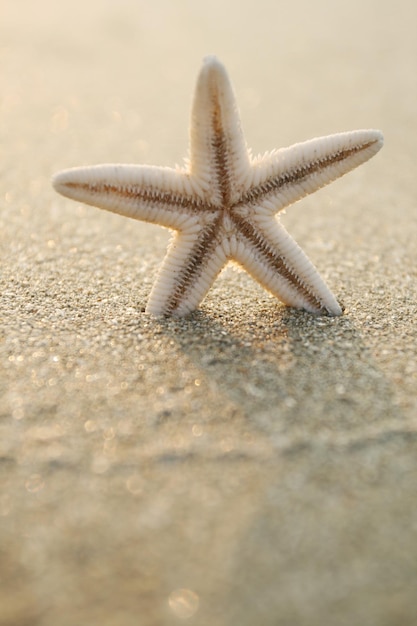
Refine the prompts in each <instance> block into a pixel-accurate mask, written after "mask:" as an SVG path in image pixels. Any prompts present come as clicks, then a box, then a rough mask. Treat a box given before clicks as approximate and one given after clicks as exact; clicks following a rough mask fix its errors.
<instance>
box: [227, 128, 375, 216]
mask: <svg viewBox="0 0 417 626" xmlns="http://www.w3.org/2000/svg"><path fill="white" fill-rule="evenodd" d="M382 145H383V137H382V134H381V133H380V132H379V131H378V130H356V131H352V132H347V133H338V134H336V135H329V136H328V137H319V138H317V139H311V140H310V141H305V142H303V143H298V144H295V145H293V146H291V147H289V148H284V149H282V150H276V151H273V152H270V153H267V154H265V155H264V156H263V157H260V158H258V159H255V160H253V163H252V168H251V177H252V180H251V183H250V187H249V189H248V191H247V192H246V193H245V194H243V197H242V198H241V199H240V201H239V203H238V204H240V205H242V206H243V205H244V204H249V205H250V204H251V203H256V204H257V205H258V207H259V205H262V206H261V207H260V210H261V211H262V212H263V213H264V214H274V213H277V212H278V211H281V210H282V209H284V208H285V207H286V206H288V205H290V204H292V203H293V202H296V201H297V200H300V198H303V197H304V196H306V195H308V194H310V193H313V192H314V191H317V190H318V189H320V188H321V187H324V186H325V185H327V184H329V183H330V182H332V181H333V180H335V179H336V178H339V177H340V176H343V174H346V173H347V172H349V171H350V170H352V169H354V168H355V167H357V166H358V165H361V164H362V163H364V162H365V161H367V160H368V159H370V158H371V157H372V156H374V154H376V153H377V152H378V150H380V149H381V148H382Z"/></svg>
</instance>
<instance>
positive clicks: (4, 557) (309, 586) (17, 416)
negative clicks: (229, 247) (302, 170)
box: [0, 0, 417, 626]
mask: <svg viewBox="0 0 417 626" xmlns="http://www.w3.org/2000/svg"><path fill="white" fill-rule="evenodd" d="M288 4H289V3H286V4H285V5H284V4H281V3H272V2H267V1H266V0H259V1H257V2H256V3H249V2H243V3H242V2H237V0H236V1H234V2H226V3H224V2H223V1H221V2H220V0H219V1H215V2H212V3H202V2H187V1H184V2H175V3H174V2H168V0H166V1H165V2H164V1H163V0H155V2H152V3H148V2H145V1H143V2H142V1H139V2H138V1H133V0H124V1H123V2H116V1H114V2H111V1H107V2H99V1H98V0H95V1H92V2H89V3H86V2H81V1H80V0H73V1H72V2H71V3H70V2H67V1H66V0H65V1H64V2H59V3H54V2H52V1H49V0H40V1H39V2H36V3H34V2H30V0H26V1H22V2H12V0H6V2H5V3H3V16H2V20H1V23H0V67H1V69H0V81H1V83H0V90H1V91H0V152H1V159H0V250H1V276H0V293H1V296H0V303H1V304H0V307H1V308H0V319H1V329H0V333H1V335H0V393H1V401H0V416H1V420H0V624H1V626H6V625H7V626H12V625H13V626H38V625H39V626H56V625H59V626H67V625H68V626H73V625H74V626H79V625H82V624H89V625H92V626H95V625H96V624H97V625H100V626H110V625H111V626H113V625H114V626H131V625H132V626H133V625H135V626H137V625H139V626H154V625H155V626H159V625H160V624H164V625H171V624H172V625H175V624H180V623H187V624H190V625H196V626H200V625H201V626H206V625H207V626H208V625H210V626H211V625H216V626H235V625H237V624H239V625H242V626H252V625H254V624H262V626H269V625H270V626H276V625H277V624H283V625H284V624H285V625H291V626H316V625H317V626H322V625H323V624H331V625H332V626H339V625H340V626H342V625H346V626H351V625H353V624H358V625H359V624H361V625H364V626H365V625H366V626H397V625H401V626H412V625H415V624H417V610H416V600H415V597H416V592H417V505H416V492H417V486H416V485H417V400H416V384H417V360H416V334H417V333H416V324H415V320H416V313H417V310H416V309H417V306H416V266H417V264H416V260H417V246H416V232H417V231H416V226H417V211H416V197H417V182H416V177H415V142H416V130H417V128H416V118H415V103H416V101H417V79H416V76H417V67H416V66H417V40H416V37H415V23H416V19H417V9H416V8H415V6H416V5H415V3H414V2H411V0H409V1H407V0H399V1H398V2H396V3H395V8H394V5H393V4H392V3H391V2H386V1H382V2H381V1H380V0H379V1H377V0H374V1H372V0H352V1H351V2H349V3H337V2H336V3H333V2H332V3H331V2H326V1H325V0H317V1H316V2H314V3H310V2H308V1H307V0H301V1H300V2H298V3H293V8H290V7H288V6H287V5H288ZM213 52H214V53H216V54H217V55H218V56H219V57H220V58H221V59H222V60H223V62H224V63H225V64H226V66H227V68H228V70H229V72H230V74H231V77H232V80H233V82H234V85H235V89H236V92H237V96H238V100H239V103H240V108H241V114H242V120H243V124H244V128H245V131H246V136H247V139H248V143H249V144H250V145H251V146H252V148H253V151H254V152H255V153H257V152H258V151H259V152H261V151H263V150H266V149H270V148H274V147H280V146H284V145H288V144H290V143H293V142H295V141H300V140H304V139H308V138H311V137H313V136H317V135H324V134H329V133H331V132H337V131H342V130H350V129H355V128H362V127H365V128H366V127H371V128H372V127H374V128H381V129H382V130H383V132H384V134H385V138H386V145H385V147H384V148H383V150H382V152H381V153H380V154H378V155H377V156H376V157H375V158H374V159H373V160H372V161H370V162H369V163H367V164H366V165H364V166H362V167H361V168H360V169H359V170H357V171H356V172H354V173H351V174H349V175H348V176H346V177H345V178H344V179H342V180H340V181H338V182H337V183H334V184H333V185H331V186H329V187H327V188H326V189H325V190H322V191H321V192H319V193H317V194H315V195H314V196H311V197H310V198H307V199H305V200H303V201H302V202H301V203H299V204H297V205H296V206H294V207H291V208H290V209H289V210H288V213H287V215H286V216H285V217H284V218H283V219H284V223H285V226H286V227H287V228H288V230H289V231H290V232H291V234H292V235H293V236H294V237H295V238H296V240H297V241H298V242H299V243H300V244H301V245H302V247H303V248H304V249H305V251H306V252H307V254H308V255H309V256H310V258H311V259H312V260H313V262H314V263H315V265H316V266H317V267H318V269H319V270H320V272H321V273H322V275H323V276H324V277H325V278H326V280H327V281H328V283H329V285H330V287H331V288H332V290H333V291H334V292H335V294H336V295H337V297H338V298H339V300H340V301H341V302H342V303H343V304H344V306H345V314H344V315H343V316H342V317H340V318H336V319H331V318H324V317H313V316H311V315H309V314H307V313H303V312H298V311H294V310H291V309H287V308H285V307H284V306H282V305H281V304H280V303H279V302H277V301H276V300H274V299H273V298H271V297H270V296H269V295H268V294H266V293H265V292H264V291H263V290H262V289H261V287H260V286H259V285H257V284H255V283H254V282H253V281H252V280H251V279H250V278H249V277H248V276H247V275H246V274H244V273H241V272H237V271H234V270H233V269H228V270H226V272H225V273H223V274H222V275H221V276H220V278H219V279H218V280H217V281H216V283H215V285H214V287H213V289H212V290H211V291H210V292H209V294H208V296H207V298H206V300H205V301H204V303H203V305H202V306H201V309H200V310H199V311H198V312H197V313H195V314H194V315H193V316H191V317H190V318H187V319H184V320H155V319H152V318H150V317H148V316H146V315H145V314H144V312H143V311H144V306H145V304H146V300H147V297H148V294H149V291H150V288H151V285H152V283H153V280H154V278H155V275H156V271H157V267H158V264H159V263H160V261H161V260H162V258H163V255H164V251H165V248H166V244H167V241H168V238H169V235H168V233H166V232H165V231H164V230H163V229H161V228H157V227H153V226H149V225H144V224H141V223H139V222H133V221H129V220H127V219H124V218H121V217H119V216H116V215H112V214H109V213H105V212H102V211H100V210H98V209H94V208H91V207H85V206H80V205H78V204H76V203H74V202H71V201H69V200H65V199H64V198H62V197H59V196H58V195H57V194H55V193H54V191H53V190H52V189H51V186H50V182H49V181H50V177H51V175H52V174H53V173H54V172H56V171H57V170H59V169H62V168H65V167H70V166H75V165H82V164H94V163H100V162H112V161H115V162H137V163H153V164H161V165H173V164H175V162H180V161H181V159H182V158H183V156H185V154H186V151H187V127H188V115H189V107H190V100H191V93H192V89H193V85H194V80H195V77H196V74H197V72H198V69H199V66H200V63H201V58H202V57H203V56H204V55H206V54H207V53H213Z"/></svg>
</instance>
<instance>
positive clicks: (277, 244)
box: [53, 57, 383, 315]
mask: <svg viewBox="0 0 417 626" xmlns="http://www.w3.org/2000/svg"><path fill="white" fill-rule="evenodd" d="M382 142H383V139H382V135H381V133H380V132H379V131H375V130H359V131H353V132H348V133H339V134H337V135H330V136H328V137H321V138H318V139H312V140H310V141H306V142H304V143H299V144H296V145H294V146H291V147H290V148H285V149H281V150H275V151H272V152H268V153H266V154H265V155H263V156H261V157H257V158H253V157H251V154H250V152H249V151H248V149H247V146H246V144H245V140H244V136H243V133H242V129H241V125H240V119H239V114H238V111H237V106H236V100H235V97H234V93H233V90H232V87H231V84H230V81H229V78H228V76H227V73H226V71H225V69H224V67H223V65H222V64H221V63H220V62H219V61H218V60H217V59H216V58H215V57H208V58H207V59H205V62H204V64H203V67H202V69H201V72H200V75H199V77H198V81H197V86H196V90H195V94H194V103H193V109H192V116H191V127H190V158H189V162H188V163H187V166H186V167H184V168H183V169H176V170H174V169H171V168H164V167H152V166H146V165H99V166H93V167H80V168H73V169H70V170H65V171H63V172H60V173H58V174H57V175H56V176H55V178H54V180H53V184H54V187H55V189H56V190H57V191H59V192H60V193H62V194H63V195H65V196H67V197H69V198H72V199H74V200H78V201H81V202H85V203H86V204H92V205H94V206H97V207H100V208H102V209H107V210H109V211H113V212H115V213H120V214H122V215H126V216H128V217H132V218H135V219H138V220H143V221H146V222H152V223H154V224H160V225H162V226H165V227H167V228H170V229H172V230H174V231H176V232H175V235H174V238H173V240H172V242H171V244H170V246H169V249H168V252H167V255H166V257H165V260H164V262H163V264H162V267H161V268H160V271H159V274H158V278H157V280H156V282H155V285H154V287H153V289H152V292H151V295H150V298H149V302H148V305H147V307H146V311H147V312H148V313H151V314H153V315H185V314H187V313H189V312H191V311H193V310H194V309H196V308H197V307H198V305H199V304H200V302H201V301H202V300H203V298H204V296H205V295H206V293H207V291H208V290H209V289H210V287H211V285H212V283H213V281H214V280H215V278H216V276H217V275H218V274H219V272H220V271H221V270H222V268H223V267H224V266H225V265H226V263H227V262H228V261H230V260H233V261H236V262H237V263H238V264H239V265H241V266H242V267H243V268H244V269H245V270H246V271H247V272H249V274H251V275H252V276H253V277H254V278H255V279H256V280H257V281H259V282H260V283H261V284H262V285H263V286H264V287H265V288H266V289H267V290H268V291H270V292H271V293H272V294H274V295H275V296H276V297H277V298H279V299H280V300H281V301H282V302H284V303H285V304H287V305H290V306H294V307H297V308H304V309H306V310H307V311H310V312H312V313H327V314H330V315H340V314H341V312H342V311H341V308H340V306H339V304H338V302H337V301H336V299H335V297H334V296H333V294H332V293H331V292H330V290H329V289H328V287H327V286H326V284H325V283H324V281H323V279H322V278H321V277H320V275H319V274H318V272H317V270H316V269H315V268H314V266H313V265H312V263H311V262H310V261H309V259H308V258H307V256H306V255H305V254H304V253H303V251H302V250H301V249H300V247H299V246H298V245H297V244H296V242H295V241H294V240H293V239H292V238H291V237H290V235H289V234H288V233H287V232H286V230H285V229H284V227H283V226H282V224H281V223H280V222H279V219H278V218H277V217H276V214H277V213H278V212H280V211H282V210H283V209H284V208H285V207H287V206H288V205H289V204H292V203H293V202H296V201H297V200H299V199H300V198H302V197H303V196H305V195H307V194H310V193H312V192H314V191H316V190H317V189H319V188H320V187H323V186H324V185H326V184H328V183H329V182H331V181H333V180H334V179H336V178H338V177H339V176H342V175H343V174H345V173H346V172H348V171H349V170H351V169H353V168H355V167H357V166H358V165H360V164H361V163H363V162H365V161H367V160H368V159H369V158H370V157H372V156H373V155H374V154H376V152H378V150H379V149H380V148H381V146H382Z"/></svg>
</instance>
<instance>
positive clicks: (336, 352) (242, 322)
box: [155, 302, 401, 445]
mask: <svg viewBox="0 0 417 626" xmlns="http://www.w3.org/2000/svg"><path fill="white" fill-rule="evenodd" d="M255 305H256V303H255ZM260 308H261V310H259V311H258V312H257V315H256V316H255V315H254V314H253V311H250V309H249V310H248V311H247V315H245V319H242V318H241V316H240V317H239V320H238V323H236V320H235V318H234V315H233V313H231V314H230V315H229V314H227V313H226V314H223V315H219V314H216V316H212V315H209V314H208V313H205V312H204V311H198V312H196V313H194V314H192V315H191V316H189V317H188V318H181V319H172V318H165V319H164V318H162V319H159V320H157V321H155V323H156V324H157V325H158V328H159V330H160V331H161V332H162V333H163V334H166V335H167V336H168V337H169V338H170V340H171V341H174V342H175V343H176V345H177V347H178V349H179V350H180V351H181V352H182V353H183V354H185V355H186V356H187V357H188V358H189V359H190V360H191V362H192V363H193V364H194V365H195V366H196V367H197V368H198V371H199V372H201V376H202V377H206V379H208V380H209V381H210V384H211V388H212V389H213V388H214V390H215V391H216V393H218V394H219V396H222V397H223V398H224V402H225V405H226V404H230V403H232V405H233V406H234V407H235V409H236V410H237V411H239V412H240V414H241V415H242V416H243V417H244V419H245V420H247V421H249V422H250V424H251V425H252V427H254V428H255V430H258V431H262V432H264V433H265V434H266V433H269V434H270V435H274V436H276V435H278V434H279V433H281V434H282V433H283V432H289V431H291V432H294V429H295V430H297V429H298V428H301V429H303V432H304V435H303V436H300V437H296V440H297V441H298V443H299V444H301V443H302V445H309V437H310V435H311V434H312V433H317V435H318V437H319V438H320V437H324V438H326V437H327V436H329V437H336V439H337V437H339V438H340V435H342V434H344V435H345V436H349V437H350V439H352V441H353V440H354V439H355V437H356V435H355V434H354V433H355V432H356V433H358V432H359V429H361V428H363V427H365V430H366V432H367V433H369V436H372V437H373V436H375V435H376V434H378V433H379V429H380V428H381V429H382V431H381V432H383V431H384V429H385V426H386V423H387V421H391V420H392V418H393V416H395V418H396V419H398V423H400V421H401V419H400V414H399V408H398V406H397V405H396V403H395V394H394V389H393V386H392V384H391V382H390V381H389V380H388V379H387V378H386V377H385V375H384V374H383V373H382V371H381V370H380V368H379V367H378V365H377V363H376V362H375V360H374V358H373V356H372V353H371V350H370V348H368V346H367V344H366V340H365V338H364V336H363V335H362V333H361V332H360V330H358V329H357V328H356V327H355V325H354V322H353V321H352V320H351V319H349V317H347V316H342V317H339V318H331V317H315V316H312V315H311V314H309V313H306V312H303V311H297V310H294V309H290V308H286V307H283V306H280V305H277V304H275V303H274V304H272V303H271V302H267V303H266V304H265V305H264V306H262V305H261V307H260ZM245 313H246V312H245ZM219 417H221V416H219ZM378 424H380V426H378ZM390 428H391V430H392V424H391V426H390ZM349 433H350V434H349ZM365 436H366V435H365ZM293 444H294V441H293V442H292V444H291V445H293Z"/></svg>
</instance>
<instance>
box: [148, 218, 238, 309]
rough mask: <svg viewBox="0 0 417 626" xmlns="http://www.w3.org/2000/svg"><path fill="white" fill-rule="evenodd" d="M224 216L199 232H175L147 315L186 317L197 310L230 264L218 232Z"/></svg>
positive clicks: (191, 230) (188, 230)
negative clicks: (219, 275)
mask: <svg viewBox="0 0 417 626" xmlns="http://www.w3.org/2000/svg"><path fill="white" fill-rule="evenodd" d="M220 228H221V217H220V216H215V217H214V219H213V220H212V221H211V222H210V223H208V224H206V225H205V226H204V227H203V228H202V229H200V230H199V231H198V232H197V231H196V229H187V230H184V231H182V232H179V233H176V234H175V235H174V239H173V240H172V242H171V245H170V247H169V249H168V252H167V255H166V257H165V259H164V262H163V264H162V266H161V268H160V270H159V274H158V278H157V280H156V282H155V285H154V287H153V288H152V291H151V294H150V297H149V301H148V305H147V307H146V313H150V314H152V315H156V316H161V315H175V316H179V317H180V316H182V315H187V314H188V313H191V312H192V311H194V310H195V309H196V308H197V307H198V305H199V304H200V302H201V301H202V300H203V298H204V296H205V295H206V293H207V292H208V290H209V289H210V287H211V285H212V284H213V282H214V280H215V279H216V277H217V275H218V274H219V273H220V271H221V270H222V268H223V267H224V265H225V264H226V262H227V256H226V253H225V251H224V248H223V247H222V245H221V237H220V236H219V230H220Z"/></svg>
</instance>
